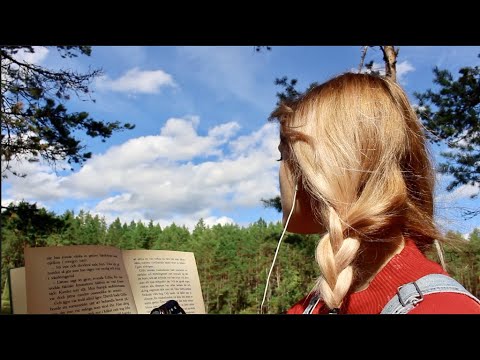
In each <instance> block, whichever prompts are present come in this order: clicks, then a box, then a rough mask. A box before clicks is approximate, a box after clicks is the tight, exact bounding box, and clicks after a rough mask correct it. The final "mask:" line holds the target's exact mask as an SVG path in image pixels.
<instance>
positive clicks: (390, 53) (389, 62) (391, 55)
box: [380, 46, 399, 82]
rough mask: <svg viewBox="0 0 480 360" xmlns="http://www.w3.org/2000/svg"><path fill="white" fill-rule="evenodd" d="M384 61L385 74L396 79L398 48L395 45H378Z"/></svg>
mask: <svg viewBox="0 0 480 360" xmlns="http://www.w3.org/2000/svg"><path fill="white" fill-rule="evenodd" d="M380 49H381V50H382V52H383V60H384V61H385V76H386V77H387V78H390V80H393V81H395V82H396V81H397V56H398V52H399V49H398V48H397V49H395V46H380Z"/></svg>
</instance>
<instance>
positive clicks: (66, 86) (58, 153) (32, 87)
mask: <svg viewBox="0 0 480 360" xmlns="http://www.w3.org/2000/svg"><path fill="white" fill-rule="evenodd" d="M20 50H23V51H25V52H27V53H34V52H35V49H34V48H33V47H32V46H3V47H1V48H0V55H1V97H2V105H1V129H2V131H1V145H2V146H1V157H2V162H5V163H6V165H5V166H2V176H3V177H7V173H8V172H10V173H12V174H14V175H17V176H25V174H20V173H18V172H17V171H16V170H15V169H14V168H12V167H11V165H10V164H9V162H10V161H11V160H13V159H16V160H18V161H23V160H24V159H25V158H26V159H27V160H28V161H39V158H40V157H41V158H43V159H44V160H46V161H47V162H49V163H50V164H51V165H55V164H56V162H57V161H59V160H65V159H66V160H67V161H68V163H69V164H82V163H83V162H85V161H86V160H87V159H89V158H90V157H91V153H90V152H85V151H84V146H82V145H81V142H80V140H79V139H78V138H77V137H76V135H75V134H74V133H75V132H76V133H77V134H78V133H79V132H84V133H85V134H86V135H87V136H90V137H100V138H102V141H105V139H106V138H109V137H110V136H111V135H112V134H113V132H114V131H120V130H124V129H133V128H134V125H131V124H128V123H126V124H121V123H120V122H118V121H115V122H103V121H99V120H94V119H92V118H90V117H89V115H88V113H86V112H74V113H69V112H68V111H67V109H66V107H65V105H64V102H65V101H67V100H69V99H70V97H71V94H72V93H74V94H75V95H77V96H80V97H81V96H86V97H89V96H90V92H91V91H90V89H89V85H90V83H91V81H92V80H93V79H94V78H95V77H97V76H99V75H100V74H101V71H100V70H92V71H89V72H88V73H85V74H81V73H77V72H74V71H71V70H58V71H55V70H51V69H47V68H45V67H42V66H39V65H36V64H32V63H28V62H26V61H25V60H22V59H20V58H19V57H18V56H16V54H17V53H18V52H19V51H20ZM57 50H58V51H59V52H60V54H61V56H62V57H63V58H67V57H76V56H78V55H77V53H80V54H81V55H86V56H89V55H90V54H91V48H90V47H89V46H59V47H57Z"/></svg>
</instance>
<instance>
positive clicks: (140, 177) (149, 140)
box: [2, 46, 480, 234]
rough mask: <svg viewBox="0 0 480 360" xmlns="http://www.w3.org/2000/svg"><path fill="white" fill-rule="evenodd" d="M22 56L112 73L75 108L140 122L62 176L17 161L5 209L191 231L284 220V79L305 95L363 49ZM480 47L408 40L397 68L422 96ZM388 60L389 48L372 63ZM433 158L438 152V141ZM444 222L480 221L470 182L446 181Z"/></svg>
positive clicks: (464, 226)
mask: <svg viewBox="0 0 480 360" xmlns="http://www.w3.org/2000/svg"><path fill="white" fill-rule="evenodd" d="M36 50H37V51H36V53H35V54H33V55H31V54H19V55H18V56H22V57H29V60H30V61H33V62H36V63H38V64H41V65H45V66H48V67H52V68H60V67H62V68H69V69H73V70H78V71H81V72H82V71H86V70H88V69H89V68H102V69H103V76H102V77H100V78H97V79H96V80H95V81H94V82H93V83H92V86H91V88H92V90H94V93H93V98H94V99H95V100H96V102H95V103H93V102H91V101H82V100H79V99H76V98H73V99H72V100H71V101H69V102H68V103H67V108H68V109H69V110H72V111H87V112H89V113H90V115H91V116H92V117H94V118H97V119H101V120H105V121H116V120H119V121H122V122H130V123H134V124H135V125H136V128H135V129H134V130H131V131H125V132H122V133H116V134H114V135H113V136H112V137H111V138H110V139H108V140H107V141H106V142H105V143H102V142H101V141H100V140H97V139H91V138H87V137H82V139H84V144H85V145H87V147H88V149H89V150H90V151H92V152H93V153H94V156H93V157H92V159H90V160H89V161H88V162H87V163H86V164H85V165H84V166H83V168H81V169H80V168H77V169H75V171H74V172H71V171H62V170H61V167H60V168H59V169H57V171H56V172H55V171H53V170H52V169H51V168H49V167H48V166H46V165H45V164H42V163H26V162H24V163H22V164H17V166H18V167H19V168H21V169H22V170H23V171H24V172H26V173H27V174H28V176H27V177H26V178H24V179H20V178H15V177H12V176H11V177H9V178H8V179H7V180H4V181H2V204H5V203H8V202H10V201H12V200H13V201H18V200H21V199H24V200H27V201H33V202H34V201H37V202H38V204H40V205H42V206H45V207H46V208H48V209H49V210H53V211H55V212H57V213H63V212H64V211H65V210H67V209H71V210H75V212H78V211H79V210H80V209H84V210H85V211H90V212H91V213H92V214H99V215H101V216H104V217H105V218H106V220H107V222H111V221H113V220H114V219H115V218H116V217H119V218H120V219H121V220H122V221H127V222H129V221H131V220H143V221H148V220H150V219H152V220H154V221H155V222H159V223H160V224H161V225H162V226H165V225H167V224H169V223H171V222H175V223H176V224H185V225H187V226H188V227H190V228H192V227H193V226H194V224H195V223H196V222H197V221H198V219H200V218H204V219H205V220H206V222H207V224H210V225H211V224H215V223H226V222H236V223H238V224H240V225H247V224H248V223H250V222H253V221H256V220H258V218H259V217H262V218H264V219H266V220H267V221H277V220H279V219H280V215H279V214H278V213H277V212H276V211H274V210H272V209H265V208H263V206H262V204H261V202H260V199H261V198H269V197H272V196H275V195H277V194H278V192H279V190H278V175H277V173H278V162H277V161H275V160H276V159H277V158H278V157H279V154H278V150H277V145H278V143H277V138H278V129H277V126H276V125H275V124H269V123H268V122H267V118H268V115H269V114H270V112H271V111H272V109H273V108H274V106H275V103H276V97H275V93H276V92H277V91H279V90H280V89H279V88H278V87H277V86H275V85H274V79H275V78H277V77H282V76H288V77H289V78H297V79H298V81H299V82H298V85H299V86H298V87H299V89H301V90H303V89H304V88H305V87H307V86H308V85H309V84H310V83H311V82H314V81H316V82H323V81H325V80H327V79H329V78H330V77H332V76H334V75H337V74H339V73H342V72H345V71H350V70H352V69H356V68H357V67H358V64H359V60H360V53H361V47H360V46H336V47H328V46H324V47H300V46H291V47H285V46H275V47H273V48H272V51H269V52H262V53H256V52H255V51H254V48H253V46H251V47H126V46H122V47H94V48H93V51H92V56H91V57H85V56H80V57H78V58H73V59H61V58H60V57H59V56H58V54H57V52H56V50H55V49H52V48H43V47H38V48H36ZM479 53H480V47H478V46H477V47H400V54H399V58H398V65H397V66H398V73H399V79H400V84H401V85H402V86H403V87H404V88H405V90H406V91H407V93H408V94H409V96H410V99H411V101H412V103H415V99H414V98H413V92H414V91H424V90H426V89H427V88H430V87H432V78H433V75H432V68H433V67H434V66H435V65H437V66H440V67H442V68H447V69H450V70H452V71H455V72H456V71H457V70H458V68H459V67H461V66H464V65H474V64H478V63H479V60H480V59H479V58H478V57H477V55H478V54H479ZM369 60H374V62H375V64H377V65H378V66H382V65H381V64H382V57H381V52H380V50H378V49H370V50H369V52H368V55H367V61H369ZM432 152H433V154H434V156H435V161H436V162H438V161H439V160H441V159H440V158H439V156H438V152H439V148H438V147H437V146H432ZM438 180H439V181H438V187H437V222H438V223H439V225H440V226H442V227H443V228H444V229H454V230H457V231H460V232H462V233H464V234H465V233H468V232H470V231H471V230H472V229H473V228H474V227H475V226H479V224H480V218H479V217H478V216H477V218H474V219H471V220H463V219H462V218H461V217H460V210H459V209H460V208H461V207H467V208H474V207H479V206H480V200H479V199H474V200H471V199H469V198H468V196H469V195H471V194H473V193H474V192H475V191H476V189H475V188H473V187H469V186H464V187H461V188H459V189H457V190H456V191H454V192H452V193H446V192H445V191H444V190H443V189H444V188H445V185H446V183H447V182H448V178H446V177H438Z"/></svg>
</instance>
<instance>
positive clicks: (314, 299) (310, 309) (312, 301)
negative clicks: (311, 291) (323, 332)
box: [302, 294, 320, 314]
mask: <svg viewBox="0 0 480 360" xmlns="http://www.w3.org/2000/svg"><path fill="white" fill-rule="evenodd" d="M319 301H320V296H318V294H317V295H314V296H312V297H311V299H310V302H309V303H308V306H307V307H306V308H305V310H303V313H302V314H311V313H312V312H313V309H315V306H317V304H318V302H319Z"/></svg>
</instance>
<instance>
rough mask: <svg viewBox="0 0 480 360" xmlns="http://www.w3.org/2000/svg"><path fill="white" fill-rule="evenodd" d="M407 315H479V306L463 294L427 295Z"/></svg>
mask: <svg viewBox="0 0 480 360" xmlns="http://www.w3.org/2000/svg"><path fill="white" fill-rule="evenodd" d="M409 314H480V304H478V303H477V302H476V301H475V300H473V299H472V298H470V297H468V296H467V295H464V294H457V293H436V294H428V295H425V297H424V299H423V301H422V302H420V303H419V304H418V305H417V306H416V307H414V308H413V309H412V310H410V312H409Z"/></svg>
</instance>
